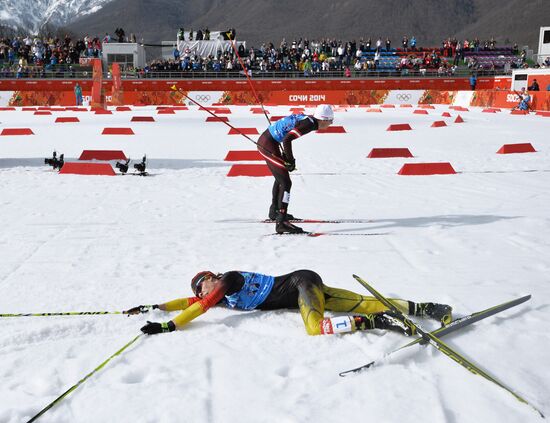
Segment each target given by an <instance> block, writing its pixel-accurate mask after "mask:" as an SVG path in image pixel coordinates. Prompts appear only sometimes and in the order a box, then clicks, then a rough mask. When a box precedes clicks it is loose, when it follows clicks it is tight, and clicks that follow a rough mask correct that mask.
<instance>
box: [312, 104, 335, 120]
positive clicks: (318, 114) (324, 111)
mask: <svg viewBox="0 0 550 423" xmlns="http://www.w3.org/2000/svg"><path fill="white" fill-rule="evenodd" d="M313 117H314V118H315V119H318V120H334V112H333V111H332V107H331V106H330V105H329V104H319V105H318V106H317V108H316V109H315V113H314V114H313Z"/></svg>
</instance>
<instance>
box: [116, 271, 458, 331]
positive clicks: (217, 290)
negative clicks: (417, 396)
mask: <svg viewBox="0 0 550 423" xmlns="http://www.w3.org/2000/svg"><path fill="white" fill-rule="evenodd" d="M191 289H192V290H193V292H194V293H195V295H196V297H190V298H178V299H176V300H172V301H169V302H167V303H164V304H156V305H149V306H147V305H146V306H143V305H141V306H137V307H134V308H131V309H130V310H128V311H125V312H124V313H128V314H139V313H146V312H148V311H149V310H150V309H160V310H164V311H175V310H183V311H182V312H181V313H180V314H179V315H178V316H176V317H175V318H174V319H172V320H170V321H169V322H165V323H155V322H147V324H146V325H145V326H143V327H142V328H141V331H142V332H143V333H145V334H147V335H154V334H157V333H162V332H172V331H174V330H176V329H181V328H182V327H183V326H185V325H186V324H187V323H189V322H190V321H191V320H193V319H195V318H196V317H198V316H200V315H201V314H203V313H204V312H206V311H207V310H208V309H209V308H210V307H212V306H215V305H217V304H220V303H222V304H224V305H225V306H227V307H229V308H235V309H238V310H253V309H259V310H276V309H283V308H299V309H300V313H301V314H302V319H303V320H304V325H305V327H306V331H307V333H308V334H309V335H328V334H333V333H344V332H354V331H356V330H368V329H388V330H393V331H396V332H400V333H402V334H404V335H406V336H410V335H413V334H414V330H413V328H411V327H409V326H408V325H406V324H405V322H403V320H402V319H400V318H399V316H398V315H397V314H396V313H393V312H391V311H387V308H386V307H385V306H384V305H383V304H382V303H381V302H379V301H378V300H376V299H375V298H374V297H368V296H364V295H360V294H356V293H355V292H351V291H347V290H345V289H339V288H331V287H329V286H326V285H325V284H323V281H322V279H321V277H320V276H319V275H318V274H317V273H315V272H313V271H311V270H297V271H295V272H292V273H288V274H286V275H282V276H275V277H274V276H268V275H262V274H260V273H251V272H241V271H230V272H226V273H223V274H221V273H217V274H216V273H213V272H210V271H204V272H200V273H198V274H197V275H196V276H195V277H194V278H193V279H192V280H191ZM393 302H394V303H395V304H396V305H397V306H398V307H399V308H400V310H401V311H402V312H403V313H406V314H410V315H413V316H428V317H431V318H433V319H435V320H438V321H440V322H441V323H442V324H448V323H449V322H450V321H451V318H452V316H451V312H452V308H451V307H450V306H448V305H445V304H436V303H415V302H412V301H407V300H400V299H394V300H393ZM325 310H329V311H334V312H344V313H346V312H347V313H350V312H353V313H359V314H353V315H348V316H337V317H331V318H325V317H324V312H325Z"/></svg>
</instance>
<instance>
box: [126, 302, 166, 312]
mask: <svg viewBox="0 0 550 423" xmlns="http://www.w3.org/2000/svg"><path fill="white" fill-rule="evenodd" d="M157 308H159V306H158V304H155V305H139V306H137V307H132V308H131V309H130V310H126V311H123V313H124V314H140V313H147V312H148V311H149V310H151V309H152V310H155V309H157Z"/></svg>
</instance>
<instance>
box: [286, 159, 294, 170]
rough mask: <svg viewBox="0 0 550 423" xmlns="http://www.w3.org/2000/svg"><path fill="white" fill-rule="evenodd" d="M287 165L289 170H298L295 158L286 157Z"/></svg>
mask: <svg viewBox="0 0 550 423" xmlns="http://www.w3.org/2000/svg"><path fill="white" fill-rule="evenodd" d="M285 167H286V170H288V171H289V172H292V171H293V170H296V160H295V159H286V160H285Z"/></svg>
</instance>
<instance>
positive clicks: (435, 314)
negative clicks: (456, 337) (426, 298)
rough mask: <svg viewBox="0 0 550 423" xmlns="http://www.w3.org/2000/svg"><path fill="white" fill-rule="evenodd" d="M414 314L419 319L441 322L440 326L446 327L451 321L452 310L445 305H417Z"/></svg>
mask: <svg viewBox="0 0 550 423" xmlns="http://www.w3.org/2000/svg"><path fill="white" fill-rule="evenodd" d="M414 314H415V316H420V317H423V316H428V317H431V318H432V319H434V320H437V321H438V322H441V326H447V325H448V324H449V323H451V321H452V320H453V308H452V307H451V306H450V305H447V304H438V303H418V304H416V311H415V313H414Z"/></svg>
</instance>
